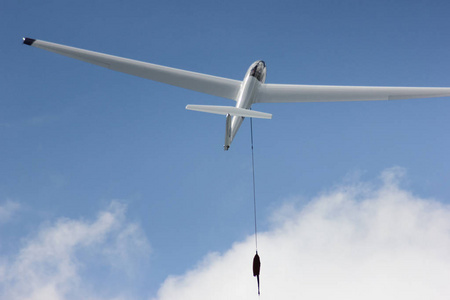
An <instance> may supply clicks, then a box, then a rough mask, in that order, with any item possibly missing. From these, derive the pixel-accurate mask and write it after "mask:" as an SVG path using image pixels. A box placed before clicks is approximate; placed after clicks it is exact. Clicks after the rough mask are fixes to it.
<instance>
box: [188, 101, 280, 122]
mask: <svg viewBox="0 0 450 300" xmlns="http://www.w3.org/2000/svg"><path fill="white" fill-rule="evenodd" d="M186 109H188V110H195V111H201V112H207V113H212V114H219V115H232V116H239V117H248V118H260V119H272V114H268V113H263V112H260V111H254V110H250V109H245V108H238V107H234V106H217V105H191V104H189V105H187V106H186Z"/></svg>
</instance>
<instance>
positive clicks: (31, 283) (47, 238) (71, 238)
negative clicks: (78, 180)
mask: <svg viewBox="0 0 450 300" xmlns="http://www.w3.org/2000/svg"><path fill="white" fill-rule="evenodd" d="M125 209H126V208H125V206H124V205H121V204H120V203H117V202H112V203H111V205H110V206H109V208H108V209H107V210H105V211H102V212H100V213H99V214H98V216H97V218H96V219H95V220H94V221H92V222H89V221H83V220H71V219H59V220H58V221H57V222H56V223H55V224H51V225H47V226H44V227H42V228H41V229H40V230H39V232H38V234H37V236H35V237H32V238H30V239H29V240H28V241H27V242H26V243H25V245H24V247H23V248H22V249H21V250H20V251H19V253H18V254H17V255H16V256H15V257H13V258H10V259H2V261H1V268H0V270H1V274H0V275H1V276H0V298H1V299H11V300H15V299H46V300H56V299H87V298H90V297H92V296H93V295H95V296H96V297H97V296H98V297H100V292H99V291H95V290H94V291H93V290H89V286H90V285H89V282H87V281H86V279H85V278H83V276H81V273H82V271H83V269H84V268H85V263H86V262H87V263H90V262H91V261H93V260H94V259H96V260H100V261H102V259H101V258H102V257H106V260H103V262H106V264H107V266H108V265H109V266H112V267H116V266H117V265H116V264H112V262H114V261H121V263H123V264H126V265H127V268H132V266H133V263H134V266H136V264H137V263H138V261H137V260H138V259H142V260H145V259H146V256H147V255H148V253H149V250H150V249H149V244H148V241H147V239H146V238H145V236H144V235H143V234H142V232H141V229H140V227H139V226H138V225H137V224H134V223H129V222H126V220H125ZM129 253H132V254H139V255H128V254H129ZM89 257H91V258H94V259H89ZM119 267H121V266H119ZM88 269H89V268H88ZM89 270H90V269H89ZM95 299H98V298H95Z"/></svg>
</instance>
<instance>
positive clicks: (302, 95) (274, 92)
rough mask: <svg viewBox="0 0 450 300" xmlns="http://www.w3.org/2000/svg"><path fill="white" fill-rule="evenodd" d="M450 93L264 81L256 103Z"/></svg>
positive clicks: (447, 92) (437, 89)
mask: <svg viewBox="0 0 450 300" xmlns="http://www.w3.org/2000/svg"><path fill="white" fill-rule="evenodd" d="M447 96H450V88H440V87H387V86H386V87H384V86H334V85H289V84H262V85H261V88H260V89H259V92H258V94H257V96H256V99H255V103H270V102H329V101H370V100H397V99H410V98H431V97H447Z"/></svg>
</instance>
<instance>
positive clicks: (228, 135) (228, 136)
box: [223, 114, 231, 151]
mask: <svg viewBox="0 0 450 300" xmlns="http://www.w3.org/2000/svg"><path fill="white" fill-rule="evenodd" d="M230 144H231V115H230V114H227V121H226V123H225V143H224V145H223V150H225V151H227V150H228V149H229V148H230Z"/></svg>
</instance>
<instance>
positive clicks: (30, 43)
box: [23, 37, 36, 46]
mask: <svg viewBox="0 0 450 300" xmlns="http://www.w3.org/2000/svg"><path fill="white" fill-rule="evenodd" d="M35 41H36V40H35V39H30V38H27V37H25V38H23V43H24V44H25V45H28V46H31V45H33V43H34V42H35Z"/></svg>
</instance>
